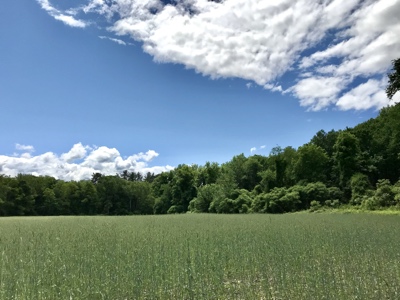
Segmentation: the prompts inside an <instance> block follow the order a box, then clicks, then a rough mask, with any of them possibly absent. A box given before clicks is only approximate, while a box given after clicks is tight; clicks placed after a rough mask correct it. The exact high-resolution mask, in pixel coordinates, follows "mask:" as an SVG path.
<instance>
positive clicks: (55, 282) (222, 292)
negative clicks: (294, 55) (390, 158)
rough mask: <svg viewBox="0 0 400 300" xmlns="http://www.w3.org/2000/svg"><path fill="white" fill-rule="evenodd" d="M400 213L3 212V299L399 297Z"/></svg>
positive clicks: (0, 240) (0, 230)
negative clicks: (10, 214) (69, 214)
mask: <svg viewBox="0 0 400 300" xmlns="http://www.w3.org/2000/svg"><path fill="white" fill-rule="evenodd" d="M399 232H400V216H398V215H373V214H310V213H295V214H286V215H267V214H250V215H212V214H207V215H206V214H185V215H163V216H123V217H105V216H98V217H9V218H0V299H29V300H33V299H121V300H122V299H335V300H336V299H346V300H348V299H399V298H400V285H399V282H400V251H399V246H400V234H399Z"/></svg>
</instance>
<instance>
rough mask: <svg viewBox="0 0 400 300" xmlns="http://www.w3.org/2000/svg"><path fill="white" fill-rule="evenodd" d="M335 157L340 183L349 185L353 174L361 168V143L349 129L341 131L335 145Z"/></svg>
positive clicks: (343, 186)
mask: <svg viewBox="0 0 400 300" xmlns="http://www.w3.org/2000/svg"><path fill="white" fill-rule="evenodd" d="M333 149H334V153H333V159H334V163H335V167H336V169H337V172H338V174H339V185H340V186H341V187H342V188H345V187H347V186H348V183H349V180H350V178H351V176H352V175H353V174H354V173H356V172H357V171H359V169H360V153H361V151H360V145H359V141H358V139H357V137H356V136H355V135H354V134H352V133H350V132H349V131H342V132H340V133H339V135H338V137H337V140H336V143H335V145H334V146H333Z"/></svg>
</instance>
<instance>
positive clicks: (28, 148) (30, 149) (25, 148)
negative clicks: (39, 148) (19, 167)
mask: <svg viewBox="0 0 400 300" xmlns="http://www.w3.org/2000/svg"><path fill="white" fill-rule="evenodd" d="M15 149H17V150H19V151H28V152H35V148H34V147H33V146H31V145H21V144H18V143H17V144H15Z"/></svg>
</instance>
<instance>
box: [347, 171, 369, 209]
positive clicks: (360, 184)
mask: <svg viewBox="0 0 400 300" xmlns="http://www.w3.org/2000/svg"><path fill="white" fill-rule="evenodd" d="M350 187H351V204H356V205H357V204H361V203H362V201H363V198H364V197H365V196H366V195H367V194H368V192H369V190H370V189H371V184H370V182H369V180H368V176H367V175H364V174H361V173H356V174H354V175H353V176H352V177H351V180H350Z"/></svg>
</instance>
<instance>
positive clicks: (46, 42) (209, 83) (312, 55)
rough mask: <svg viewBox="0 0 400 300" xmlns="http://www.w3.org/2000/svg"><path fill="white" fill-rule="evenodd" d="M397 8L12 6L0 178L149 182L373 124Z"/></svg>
mask: <svg viewBox="0 0 400 300" xmlns="http://www.w3.org/2000/svg"><path fill="white" fill-rule="evenodd" d="M399 16H400V0H320V1H315V0H296V1H294V0H276V1H261V0H225V1H224V0H221V1H205V0H176V1H161V0H112V1H111V0H18V1H5V2H4V3H2V9H1V10H0V174H5V175H10V176H15V175H17V174H18V173H25V174H34V175H37V176H39V175H49V176H54V177H56V178H58V179H63V180H82V179H90V178H91V175H92V174H93V173H95V172H100V173H103V174H110V175H114V174H116V173H121V172H122V171H123V170H129V171H135V172H154V173H160V172H162V171H168V170H171V169H173V168H174V167H176V166H178V165H179V164H199V165H204V164H205V162H207V161H210V162H218V163H224V162H227V161H229V160H231V159H232V157H233V156H235V155H238V154H241V153H244V154H245V155H246V156H250V155H254V154H259V155H268V154H269V153H270V151H271V149H272V148H273V147H276V146H278V145H279V146H281V147H286V146H292V147H295V148H297V147H299V146H301V145H303V144H305V143H307V142H309V141H310V139H311V138H312V137H313V135H314V134H315V133H317V132H318V131H319V130H321V129H323V130H325V131H329V130H332V129H334V130H340V129H344V128H346V127H353V126H355V125H357V124H359V123H361V122H364V121H366V120H368V119H370V118H373V117H376V116H377V115H378V113H379V109H380V108H382V107H384V106H387V105H393V104H394V103H396V102H398V101H400V93H397V94H396V95H395V96H394V100H393V101H389V100H388V99H387V97H386V94H385V88H386V85H387V73H388V72H389V71H390V68H391V61H392V60H393V59H396V58H398V57H400V19H399Z"/></svg>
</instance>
